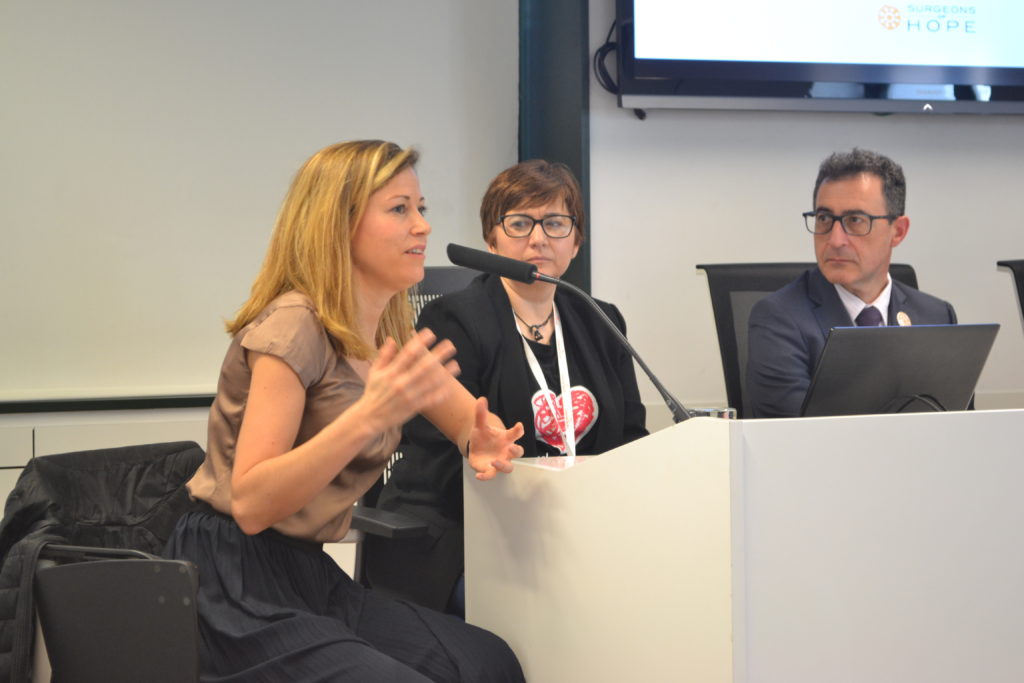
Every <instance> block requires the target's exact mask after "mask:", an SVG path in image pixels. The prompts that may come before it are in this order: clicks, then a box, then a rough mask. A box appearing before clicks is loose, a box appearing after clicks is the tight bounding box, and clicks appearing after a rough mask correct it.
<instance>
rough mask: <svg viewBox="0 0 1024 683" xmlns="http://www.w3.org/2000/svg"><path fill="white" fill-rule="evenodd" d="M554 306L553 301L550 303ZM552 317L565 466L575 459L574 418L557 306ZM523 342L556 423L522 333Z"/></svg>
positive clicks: (541, 375)
mask: <svg viewBox="0 0 1024 683" xmlns="http://www.w3.org/2000/svg"><path fill="white" fill-rule="evenodd" d="M552 306H554V303H552ZM554 319H555V360H556V362H557V363H558V381H559V382H561V384H562V418H563V419H562V424H561V425H560V426H561V427H562V443H563V444H565V449H564V450H565V452H566V454H567V455H568V459H567V460H566V463H565V464H566V466H570V465H572V464H573V462H574V461H575V459H576V420H575V418H574V417H573V414H572V385H570V384H569V363H568V361H567V360H566V355H565V340H564V339H563V338H562V321H561V319H560V318H559V317H558V307H554ZM518 329H519V325H518V323H517V324H516V330H518ZM519 337H520V339H522V342H523V351H524V352H525V353H526V362H527V363H528V364H529V366H530V371H531V372H533V378H534V379H535V380H537V385H538V386H539V387H540V389H541V393H542V394H543V396H544V401H545V402H546V403H547V404H548V410H550V411H551V416H552V417H553V418H554V419H555V423H556V424H558V413H557V412H556V411H555V404H554V402H553V401H552V394H553V392H552V391H551V390H550V389H549V388H548V382H547V380H546V379H544V371H543V370H541V368H540V363H539V362H538V361H537V357H536V356H535V355H534V354H533V349H531V348H530V344H529V343H528V342H527V341H526V337H523V335H522V334H520V335H519Z"/></svg>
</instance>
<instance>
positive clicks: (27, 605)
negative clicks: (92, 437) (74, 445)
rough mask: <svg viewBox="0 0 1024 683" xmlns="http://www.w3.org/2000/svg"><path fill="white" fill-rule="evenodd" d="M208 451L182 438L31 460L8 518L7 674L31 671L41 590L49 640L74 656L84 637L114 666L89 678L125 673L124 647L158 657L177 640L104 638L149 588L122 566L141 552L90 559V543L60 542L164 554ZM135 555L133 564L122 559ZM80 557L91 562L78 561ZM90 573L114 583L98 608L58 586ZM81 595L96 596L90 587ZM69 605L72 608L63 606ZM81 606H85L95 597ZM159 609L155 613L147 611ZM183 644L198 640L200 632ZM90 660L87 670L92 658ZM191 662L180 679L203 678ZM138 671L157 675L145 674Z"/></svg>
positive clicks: (23, 676)
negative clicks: (66, 621)
mask: <svg viewBox="0 0 1024 683" xmlns="http://www.w3.org/2000/svg"><path fill="white" fill-rule="evenodd" d="M202 460H203V451H202V449H201V448H199V446H198V445H196V444H195V443H192V442H177V443H169V444H148V445H143V446H128V447H122V448H106V449H100V450H93V451H80V452H76V453H62V454H58V455H48V456H42V457H37V458H33V459H32V460H31V461H29V463H28V465H27V466H26V467H25V468H24V470H23V471H22V473H21V476H20V477H19V479H18V483H17V484H16V485H15V487H14V490H13V491H12V492H11V494H10V496H9V497H8V499H7V504H6V507H5V509H4V518H3V522H2V524H0V562H2V564H0V679H10V680H18V681H23V680H31V678H32V675H33V664H34V660H33V657H32V655H33V648H34V642H33V641H34V634H35V616H36V609H35V607H36V605H35V602H34V598H35V597H36V596H37V594H38V597H39V600H40V601H41V602H45V604H46V605H47V610H48V611H49V612H50V615H51V617H50V618H49V619H48V620H47V621H44V623H43V626H44V628H45V629H49V630H50V633H49V634H47V637H48V638H49V639H50V642H49V643H48V647H49V648H50V649H52V650H53V651H54V652H59V653H61V654H68V655H69V656H70V655H72V654H74V653H76V652H79V653H80V652H81V650H82V648H81V646H79V645H76V644H74V643H77V642H80V641H78V640H77V638H78V637H80V636H81V637H85V638H88V639H89V640H88V641H87V642H88V643H89V645H88V646H87V648H88V649H89V650H91V654H92V657H93V658H94V659H93V661H97V660H98V661H100V662H101V663H102V662H106V663H107V665H109V668H108V669H106V670H105V671H106V673H105V674H104V675H103V676H97V677H92V678H91V679H89V680H117V676H118V675H119V671H121V670H123V669H124V668H126V666H123V665H122V664H121V662H122V661H123V660H121V659H120V657H121V656H122V655H127V654H132V655H134V656H135V657H138V658H140V659H146V658H150V659H153V660H155V661H159V659H160V657H161V654H160V651H161V650H162V649H165V648H167V647H169V645H168V643H167V642H166V641H165V639H163V638H161V639H157V640H151V641H148V643H147V644H146V646H143V644H142V643H137V644H136V645H135V647H134V651H133V652H132V653H127V652H125V651H124V650H125V643H124V641H120V640H102V639H100V636H101V634H103V633H104V632H107V633H112V632H117V630H118V629H119V628H123V627H125V625H126V624H127V623H128V622H127V621H125V619H126V617H124V616H123V615H122V614H121V613H120V612H119V608H120V607H127V606H128V605H129V604H130V603H131V601H132V596H133V595H135V594H136V592H137V591H144V590H146V589H148V588H149V587H150V584H148V583H146V584H145V585H142V584H138V585H136V584H135V583H134V582H128V581H125V580H123V578H122V577H121V575H119V574H116V573H114V572H120V571H127V572H129V573H132V572H137V571H140V567H141V565H138V564H137V563H139V562H140V560H139V559H106V560H105V561H103V562H102V563H100V562H92V561H88V562H86V561H85V560H92V559H95V558H94V556H93V555H87V554H84V552H85V551H81V550H78V551H76V550H74V549H72V550H68V549H67V548H65V549H64V550H61V549H60V548H55V547H54V545H53V544H61V545H64V546H87V547H89V548H93V549H94V550H92V551H90V552H93V553H98V554H100V555H103V554H104V553H107V551H104V550H103V549H104V548H108V549H116V551H112V552H114V555H115V556H118V557H125V558H128V557H131V558H135V557H138V556H139V553H142V554H148V555H150V556H152V557H151V558H150V559H152V558H155V555H156V554H157V553H159V552H160V551H161V550H162V549H163V546H164V544H165V543H166V541H167V538H168V537H169V536H170V534H171V532H172V531H173V529H174V526H175V524H176V523H177V520H178V518H179V517H180V516H181V514H182V513H183V512H184V511H185V509H186V508H187V506H188V492H187V491H186V490H185V488H184V483H185V482H186V481H188V479H189V478H190V477H191V476H192V473H193V472H195V470H196V468H197V467H198V466H199V464H200V463H201V462H202ZM126 551H127V553H126V554H125V555H123V556H121V555H118V552H126ZM133 551H135V552H133ZM108 554H109V553H108ZM77 560H82V562H80V563H79V562H77ZM126 562H127V563H129V564H131V565H132V566H131V567H126V566H124V567H123V566H122V565H123V564H124V563H126ZM161 562H162V561H161ZM77 564H81V565H82V566H80V567H79V566H73V565H77ZM85 565H90V566H85ZM176 566H177V565H176ZM108 572H111V573H108ZM94 573H95V574H94ZM85 577H95V580H96V581H97V582H98V583H97V584H95V585H96V586H98V585H99V583H102V582H103V581H106V582H107V585H108V586H109V587H112V588H113V589H114V590H115V592H114V593H113V594H110V593H108V594H107V599H108V600H109V601H110V603H109V604H107V605H106V606H95V605H94V606H93V607H95V608H96V609H95V611H92V610H90V611H88V612H86V611H77V609H78V607H76V604H75V603H73V602H69V601H70V600H71V598H68V597H66V596H63V597H57V598H54V597H52V596H53V595H55V594H54V593H51V591H50V589H51V588H53V590H56V591H60V590H61V587H62V586H65V587H66V586H68V585H70V586H71V587H72V589H71V592H72V593H73V592H74V590H73V587H74V585H75V584H77V583H78V582H80V581H84V580H85ZM37 578H40V579H41V580H42V582H43V584H42V586H43V587H42V588H41V589H40V590H39V591H37V590H35V580H36V579H37ZM67 581H71V582H72V583H71V584H68V583H66V582H67ZM79 590H81V591H83V592H85V591H84V589H83V588H81V587H80V588H79ZM118 590H120V591H121V592H120V593H118V592H117V591H118ZM165 595H166V594H165ZM82 599H83V600H86V599H91V598H90V596H87V595H83V596H82ZM65 606H66V607H67V610H68V611H67V612H63V613H61V610H62V609H64V607H65ZM81 606H82V609H83V610H84V609H85V607H86V603H81ZM193 609H194V608H193ZM58 613H60V614H58ZM40 614H42V613H40ZM152 616H154V614H153V613H152V612H150V613H149V614H148V617H152ZM62 617H73V619H72V621H74V622H76V623H77V627H75V630H70V631H69V630H65V629H64V628H63V627H60V626H56V624H58V623H59V622H60V621H61V618H62ZM136 617H138V615H136ZM143 618H147V615H143ZM47 623H48V624H49V626H47ZM129 630H131V629H130V628H129ZM140 633H141V631H140ZM166 635H167V634H165V636H166ZM65 637H66V638H67V640H65ZM184 647H186V648H189V647H191V648H193V649H194V648H195V644H194V641H193V642H192V643H191V644H188V643H186V644H185V645H184ZM147 648H148V649H147ZM61 666H62V667H63V668H62V669H61V672H60V676H61V678H60V680H73V679H72V678H71V677H67V678H65V677H64V676H70V675H71V672H73V671H77V670H78V668H79V664H77V663H75V664H62V665H61ZM81 666H82V667H83V670H84V668H85V665H84V664H83V665H81ZM182 666H184V667H185V669H184V671H185V672H186V673H188V674H190V675H191V678H185V679H182V678H176V679H174V680H176V681H177V680H195V676H196V675H197V672H198V668H196V669H195V670H190V669H189V668H188V667H189V660H188V659H184V660H182ZM181 670H182V669H181V668H178V669H176V671H179V672H180V671H181ZM56 673H57V672H56V669H55V674H56ZM87 679H88V677H87ZM82 680H85V679H82ZM134 680H157V679H154V678H150V677H145V676H143V677H138V678H135V679H134Z"/></svg>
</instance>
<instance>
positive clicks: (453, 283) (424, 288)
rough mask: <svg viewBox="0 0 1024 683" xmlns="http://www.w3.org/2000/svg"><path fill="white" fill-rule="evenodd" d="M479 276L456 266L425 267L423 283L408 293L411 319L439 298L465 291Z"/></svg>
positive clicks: (472, 271)
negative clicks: (411, 310)
mask: <svg viewBox="0 0 1024 683" xmlns="http://www.w3.org/2000/svg"><path fill="white" fill-rule="evenodd" d="M479 274H480V273H478V272H477V271H475V270H469V269H468V268H459V267H458V266H427V267H426V268H425V269H424V272H423V281H422V282H420V283H419V284H418V285H417V286H416V287H415V288H414V289H413V290H412V291H411V292H409V302H410V303H411V304H412V309H413V317H414V318H418V317H419V315H420V311H422V310H423V307H424V306H426V305H427V303H428V302H430V301H432V300H434V299H436V298H438V297H439V296H444V295H445V294H450V293H452V292H457V291H459V290H460V289H465V288H466V285H468V284H469V283H470V281H471V280H472V279H473V278H475V277H476V276H477V275H479Z"/></svg>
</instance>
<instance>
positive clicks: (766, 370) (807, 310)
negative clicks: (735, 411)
mask: <svg viewBox="0 0 1024 683" xmlns="http://www.w3.org/2000/svg"><path fill="white" fill-rule="evenodd" d="M899 313H905V314H906V315H907V316H908V317H909V318H910V322H911V324H926V325H943V324H953V323H956V313H955V312H954V311H953V307H952V306H951V305H950V304H949V303H947V302H945V301H943V300H941V299H937V298H936V297H934V296H931V295H929V294H925V293H923V292H919V291H918V290H916V289H914V288H913V287H908V286H907V285H904V284H903V283H901V282H898V281H896V280H893V282H892V296H891V298H890V300H889V315H888V321H889V324H890V325H895V324H897V320H896V318H897V315H898V314H899ZM852 325H853V321H852V320H850V314H849V313H847V312H846V307H844V306H843V302H842V300H841V299H840V298H839V294H838V293H836V289H835V285H833V284H832V283H830V282H829V281H828V280H826V279H825V276H824V275H822V274H821V271H820V270H818V269H817V268H812V269H811V270H808V271H806V272H805V273H803V274H802V275H801V276H800V277H798V278H797V279H796V280H794V281H793V282H791V283H789V284H788V285H786V286H785V287H783V288H782V289H780V290H779V291H777V292H774V293H772V294H769V295H768V296H766V297H765V298H763V299H761V300H760V301H759V302H757V304H755V305H754V308H753V310H752V311H751V312H750V321H749V334H748V337H747V344H748V349H749V351H748V354H747V374H746V378H745V389H744V396H746V397H747V405H746V406H745V407H744V411H743V414H744V415H750V416H751V417H796V416H798V415H799V414H800V407H801V406H802V405H803V400H804V396H805V395H806V394H807V389H808V387H810V385H811V377H813V376H814V370H815V369H816V368H817V366H818V359H819V358H820V357H821V352H822V350H823V349H824V348H825V339H826V338H827V337H828V332H829V330H830V329H832V328H833V327H850V326H852Z"/></svg>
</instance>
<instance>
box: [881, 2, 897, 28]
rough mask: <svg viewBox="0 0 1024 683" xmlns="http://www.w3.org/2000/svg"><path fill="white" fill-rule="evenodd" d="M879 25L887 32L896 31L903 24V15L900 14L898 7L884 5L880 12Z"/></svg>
mask: <svg viewBox="0 0 1024 683" xmlns="http://www.w3.org/2000/svg"><path fill="white" fill-rule="evenodd" d="M878 23H879V24H881V25H882V28H884V29H885V30H886V31H895V30H896V29H898V28H899V27H900V24H901V23H903V15H901V14H900V10H899V8H898V7H893V6H892V5H882V6H881V7H880V8H879V10H878Z"/></svg>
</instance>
